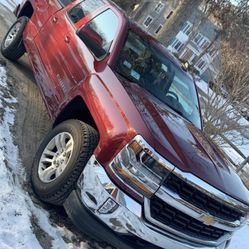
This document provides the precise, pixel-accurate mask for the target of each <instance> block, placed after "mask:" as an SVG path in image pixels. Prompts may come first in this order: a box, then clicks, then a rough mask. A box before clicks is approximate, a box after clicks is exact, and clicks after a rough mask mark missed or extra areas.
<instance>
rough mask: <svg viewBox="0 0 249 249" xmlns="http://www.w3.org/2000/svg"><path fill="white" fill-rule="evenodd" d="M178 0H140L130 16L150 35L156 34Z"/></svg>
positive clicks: (172, 11)
mask: <svg viewBox="0 0 249 249" xmlns="http://www.w3.org/2000/svg"><path fill="white" fill-rule="evenodd" d="M177 2H178V0H175V1H174V0H170V1H169V0H168V1H167V0H161V1H141V3H140V4H138V5H137V6H136V8H135V11H134V12H133V13H132V14H131V18H132V19H133V20H134V21H136V22H137V23H138V24H139V25H140V26H141V27H142V28H143V29H145V30H146V31H147V32H149V33H150V34H151V35H153V36H156V35H157V34H159V32H160V31H161V29H162V27H163V26H164V24H165V23H166V22H167V20H168V19H169V18H170V17H171V16H172V15H173V13H174V10H175V8H176V6H177Z"/></svg>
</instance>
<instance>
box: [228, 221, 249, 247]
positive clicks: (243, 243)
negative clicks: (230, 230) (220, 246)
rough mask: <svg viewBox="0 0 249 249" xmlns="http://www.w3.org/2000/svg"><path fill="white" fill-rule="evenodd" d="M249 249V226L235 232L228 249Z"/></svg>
mask: <svg viewBox="0 0 249 249" xmlns="http://www.w3.org/2000/svg"><path fill="white" fill-rule="evenodd" d="M248 248H249V225H247V226H245V227H243V228H241V229H240V230H239V231H237V232H235V234H234V235H233V238H232V241H231V244H230V246H229V247H228V249H248Z"/></svg>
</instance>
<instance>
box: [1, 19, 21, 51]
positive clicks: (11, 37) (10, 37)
mask: <svg viewBox="0 0 249 249" xmlns="http://www.w3.org/2000/svg"><path fill="white" fill-rule="evenodd" d="M20 28H21V23H19V22H17V23H16V24H15V25H14V26H13V27H12V28H11V30H10V31H9V33H8V35H7V37H6V39H5V42H4V47H5V48H7V47H8V46H9V45H10V44H11V43H12V42H13V41H14V39H15V38H16V36H17V34H18V32H19V30H20Z"/></svg>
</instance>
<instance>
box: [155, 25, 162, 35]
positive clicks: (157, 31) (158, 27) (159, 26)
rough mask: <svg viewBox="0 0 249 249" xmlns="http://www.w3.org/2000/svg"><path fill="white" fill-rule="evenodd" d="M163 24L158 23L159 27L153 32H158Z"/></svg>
mask: <svg viewBox="0 0 249 249" xmlns="http://www.w3.org/2000/svg"><path fill="white" fill-rule="evenodd" d="M162 27H163V25H162V24H160V25H159V27H158V28H157V29H156V30H155V34H158V33H159V32H160V30H161V29H162Z"/></svg>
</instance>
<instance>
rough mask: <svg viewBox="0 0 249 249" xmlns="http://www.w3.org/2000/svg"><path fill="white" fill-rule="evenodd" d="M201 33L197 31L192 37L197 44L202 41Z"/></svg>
mask: <svg viewBox="0 0 249 249" xmlns="http://www.w3.org/2000/svg"><path fill="white" fill-rule="evenodd" d="M203 39H204V37H203V35H202V34H200V33H197V34H196V36H195V37H194V43H195V44H196V45H198V46H200V44H201V43H202V42H203Z"/></svg>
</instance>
